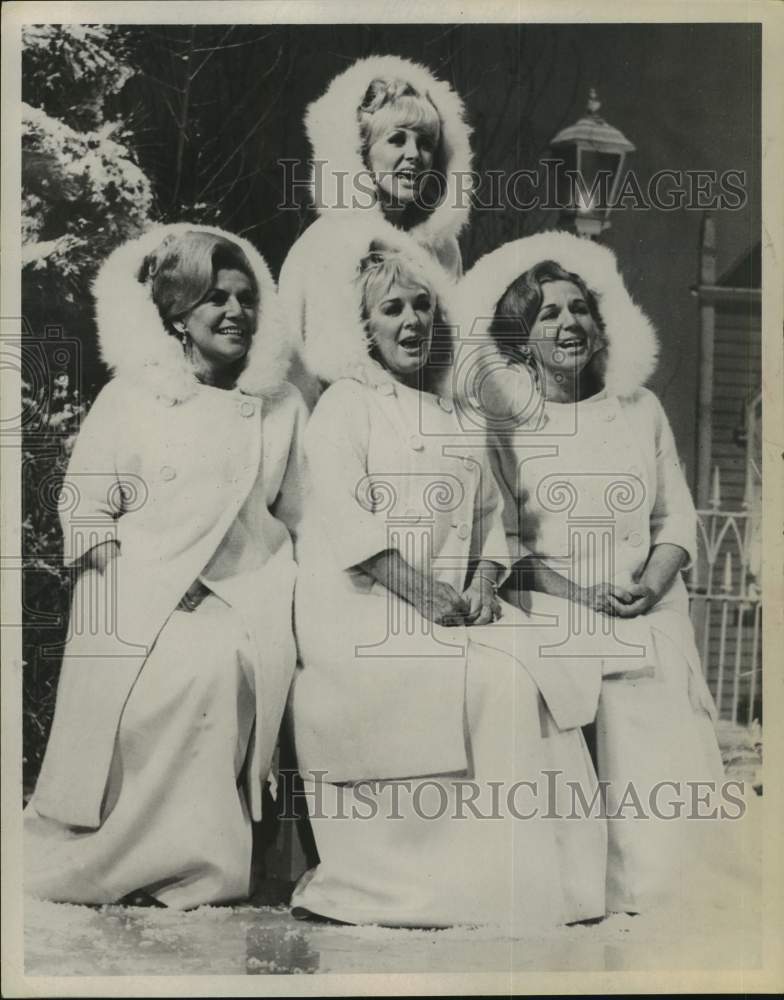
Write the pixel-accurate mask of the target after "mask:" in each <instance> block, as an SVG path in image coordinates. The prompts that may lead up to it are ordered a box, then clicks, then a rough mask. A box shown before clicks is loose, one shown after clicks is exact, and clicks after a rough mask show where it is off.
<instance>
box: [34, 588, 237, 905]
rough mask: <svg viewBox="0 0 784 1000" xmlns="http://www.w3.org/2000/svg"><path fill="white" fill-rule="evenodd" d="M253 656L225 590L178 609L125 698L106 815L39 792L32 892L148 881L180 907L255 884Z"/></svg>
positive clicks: (98, 893) (100, 892)
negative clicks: (51, 804) (249, 769)
mask: <svg viewBox="0 0 784 1000" xmlns="http://www.w3.org/2000/svg"><path fill="white" fill-rule="evenodd" d="M251 657H252V654H251V648H250V645H249V639H248V636H247V633H246V630H245V628H244V627H243V624H242V621H241V619H240V616H239V615H238V614H237V612H236V611H234V610H233V609H232V608H230V607H229V606H228V605H227V604H225V603H224V602H223V601H221V600H220V599H219V598H218V597H216V596H214V595H209V596H207V597H206V598H205V600H204V601H203V602H202V603H201V605H199V607H198V608H197V609H196V611H194V612H190V613H189V612H183V611H175V612H174V613H173V614H172V616H171V618H170V619H169V621H168V622H167V624H166V625H165V627H164V628H163V630H162V631H161V633H160V635H159V636H158V639H157V641H156V643H155V646H154V648H153V650H152V652H151V653H150V656H149V657H148V658H147V661H146V662H145V664H144V667H143V669H142V671H141V673H140V675H139V678H138V680H137V682H136V684H135V685H134V687H133V690H132V691H131V694H130V696H129V698H128V702H127V704H126V706H125V710H124V712H123V716H122V719H121V722H120V726H119V730H118V734H117V741H116V745H115V753H114V758H113V761H112V767H111V771H110V775H109V780H108V783H107V790H106V798H105V802H104V809H103V814H104V819H103V822H102V824H101V826H100V827H99V828H98V829H97V830H85V829H84V828H72V827H68V826H65V825H64V824H62V823H59V822H57V821H55V820H51V819H49V818H47V817H45V816H42V815H40V814H39V813H38V812H37V810H36V807H35V796H33V798H32V800H31V802H30V803H29V805H28V807H27V809H26V810H25V814H24V839H25V859H26V861H25V891H26V892H27V893H29V894H32V895H35V896H38V897H41V898H44V899H49V900H53V901H55V902H70V903H110V902H114V901H116V900H118V899H120V898H121V897H122V896H124V895H126V894H127V893H129V892H133V891H136V890H139V889H144V890H146V891H147V892H148V893H150V894H151V895H153V896H154V897H156V898H157V899H158V900H160V901H161V902H163V903H165V904H166V905H167V906H171V907H176V908H181V909H185V908H189V907H193V906H198V905H200V904H203V903H216V902H220V901H225V900H232V899H237V898H241V897H245V896H247V895H248V892H249V889H250V862H251V824H250V818H249V814H248V809H247V806H246V802H245V796H244V792H243V790H242V789H241V788H240V787H239V786H238V777H239V775H240V771H241V769H242V766H243V763H244V761H245V755H246V751H247V747H248V740H249V737H250V733H251V729H252V725H253V720H254V715H255V690H254V675H253V662H252V658H251ZM83 724H84V725H89V724H90V720H89V719H88V718H85V719H84V720H83Z"/></svg>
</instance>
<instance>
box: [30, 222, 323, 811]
mask: <svg viewBox="0 0 784 1000" xmlns="http://www.w3.org/2000/svg"><path fill="white" fill-rule="evenodd" d="M190 228H198V229H207V228H209V227H204V226H194V227H190V226H188V225H179V226H169V227H159V228H157V229H154V230H152V231H151V232H149V233H147V234H145V236H143V237H141V238H140V239H138V240H135V241H132V242H131V243H128V244H125V245H124V246H122V247H120V248H119V249H118V250H117V251H115V253H114V254H113V255H112V256H111V257H110V258H109V260H108V261H107V263H106V264H105V265H104V267H103V269H102V270H101V272H100V274H99V276H98V279H97V281H96V284H95V296H96V301H97V318H98V326H99V336H100V342H101V349H102V354H103V358H104V360H105V361H106V362H107V364H108V365H109V366H110V367H111V368H112V369H113V370H114V374H115V377H114V379H113V380H112V381H111V382H110V383H109V384H108V385H107V386H106V387H105V388H104V389H103V390H102V392H101V393H100V394H99V396H98V398H97V399H96V401H95V403H94V405H93V407H92V409H91V410H90V412H89V414H88V416H87V418H86V420H85V423H84V426H83V428H82V430H81V433H80V435H79V438H78V440H77V443H76V446H75V449H74V453H73V455H72V459H71V462H70V465H69V469H68V474H67V478H66V481H65V485H64V495H65V496H66V497H68V498H69V501H70V502H69V504H68V506H67V508H66V509H64V511H63V514H62V525H63V532H64V539H65V558H66V562H67V563H73V562H75V561H76V560H78V559H80V558H81V557H82V556H83V555H84V553H85V552H87V551H88V550H89V549H90V548H91V547H93V546H94V545H96V544H99V543H100V542H102V541H104V540H106V539H108V538H115V539H117V541H119V543H120V554H119V555H118V557H117V558H116V560H115V561H114V563H113V564H111V566H110V568H109V569H108V570H107V572H106V574H105V577H103V578H100V577H99V576H98V574H96V573H93V572H85V573H83V574H82V575H81V577H80V578H79V580H78V582H77V585H76V589H75V593H74V599H73V604H72V614H71V629H70V637H69V640H68V645H67V648H66V650H65V656H64V660H63V667H62V672H61V678H60V685H59V689H58V696H57V707H56V712H55V718H54V723H53V726H52V732H51V736H50V740H49V744H48V747H47V753H46V757H45V759H44V763H43V768H42V771H41V775H40V778H39V781H38V786H37V789H36V807H37V809H38V812H39V813H41V814H43V815H46V816H49V817H51V818H54V819H57V820H60V821H61V822H63V823H67V824H70V825H76V826H83V827H97V826H99V825H100V823H101V805H102V799H103V795H104V789H105V787H106V782H107V777H108V773H109V767H110V764H111V761H112V754H113V749H114V743H115V736H116V733H117V728H118V725H119V723H120V718H121V716H122V712H123V707H124V704H125V702H126V700H127V698H128V696H129V694H130V692H131V689H132V687H133V685H134V683H135V680H136V678H137V677H138V676H139V672H140V671H141V670H143V669H144V665H145V661H146V658H147V654H148V652H149V650H150V649H151V647H152V645H153V644H154V642H155V639H156V636H157V635H158V633H159V632H160V630H161V629H162V628H163V626H164V624H165V623H166V621H167V619H168V618H169V616H170V615H171V614H172V612H173V610H174V608H175V607H176V605H177V604H178V602H179V601H180V598H181V597H182V595H183V594H184V592H185V591H186V590H187V589H188V587H189V586H190V585H191V583H192V582H193V581H194V580H195V579H196V578H197V577H199V576H200V574H204V575H205V578H206V579H208V580H209V582H210V586H211V587H212V589H213V590H214V591H215V592H216V593H218V594H219V595H220V596H221V597H222V598H223V599H224V600H226V601H227V602H228V603H230V604H231V605H232V606H234V607H236V608H237V609H238V610H239V611H240V613H241V614H242V616H243V619H244V621H245V623H246V625H247V627H248V630H249V634H250V636H251V638H252V640H253V642H254V643H255V649H256V650H257V659H256V661H255V672H256V699H257V704H256V711H257V716H256V727H255V736H254V739H253V742H252V746H251V749H250V750H249V767H248V781H249V799H250V806H251V811H252V813H253V815H254V816H255V817H256V818H258V817H259V815H260V802H261V789H262V783H263V781H264V780H265V779H266V776H267V773H268V770H269V765H270V760H271V757H272V754H273V750H274V746H275V741H276V738H277V731H278V726H279V723H280V718H281V714H282V711H283V707H284V704H285V699H286V694H287V690H288V686H289V683H290V679H291V675H292V672H293V669H294V664H295V659H296V652H295V646H294V638H293V633H292V625H291V604H292V593H293V586H294V577H295V564H294V559H293V550H292V539H291V534H290V532H291V531H293V530H296V526H297V524H298V521H299V512H300V507H301V489H302V485H301V483H302V474H303V468H302V455H301V450H300V446H301V434H302V425H303V422H304V419H305V416H306V410H305V407H304V404H303V402H302V399H301V397H300V396H299V393H298V392H297V391H296V389H294V388H293V387H292V386H290V385H288V384H287V383H286V382H285V381H284V380H283V376H284V372H285V369H286V366H287V363H288V347H287V344H286V339H285V328H284V326H283V324H282V323H281V321H280V317H279V314H278V304H277V301H276V292H275V286H274V282H273V281H272V278H271V276H270V273H269V270H268V268H267V266H266V264H265V262H264V261H263V259H262V258H261V256H260V255H259V254H258V253H257V252H256V251H255V249H254V248H253V247H252V246H251V245H250V244H249V243H247V242H246V241H244V240H241V239H238V238H237V237H234V236H232V235H230V234H228V233H226V234H222V235H225V236H227V237H228V238H230V239H232V240H234V241H235V242H236V243H238V244H239V245H240V246H241V247H242V249H243V250H244V252H245V254H246V256H247V257H248V259H249V261H250V263H251V266H252V268H253V270H254V273H255V276H256V279H257V282H258V285H259V289H260V314H259V321H258V328H257V332H256V334H255V337H254V340H253V344H252V347H251V350H250V352H249V356H248V364H247V366H246V368H245V370H244V371H243V373H242V375H241V377H240V379H239V381H238V385H237V388H236V389H234V390H231V391H223V390H219V389H214V388H212V387H209V386H203V385H200V383H198V382H197V381H196V379H195V378H194V376H193V373H192V369H191V368H190V366H189V364H188V363H187V362H186V361H185V359H184V357H183V353H182V349H181V346H180V344H179V342H178V341H177V340H176V339H175V338H173V337H171V336H169V335H168V333H167V332H166V331H165V329H164V327H163V325H162V323H161V320H160V318H159V316H158V313H157V310H156V308H155V306H154V304H153V303H152V300H151V298H150V295H149V291H148V288H147V287H146V286H144V285H142V284H140V283H139V282H138V280H137V279H136V275H138V273H139V268H140V266H141V263H142V261H143V259H144V257H145V256H146V255H147V254H148V253H149V252H150V251H151V250H152V249H154V248H155V247H156V246H158V245H159V244H160V242H161V240H162V239H163V237H164V236H165V235H166V234H167V233H168V232H172V231H174V232H176V231H183V230H187V229H190ZM212 231H215V232H218V233H220V230H212ZM240 512H242V516H241V518H240V519H239V520H238V514H239V513H240ZM243 532H244V533H245V534H243ZM248 539H250V541H249V542H248ZM246 542H247V544H246ZM224 543H225V544H224ZM172 780H173V781H176V775H172Z"/></svg>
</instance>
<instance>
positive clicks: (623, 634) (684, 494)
mask: <svg viewBox="0 0 784 1000" xmlns="http://www.w3.org/2000/svg"><path fill="white" fill-rule="evenodd" d="M461 302H462V305H461V321H462V324H463V327H464V328H465V329H473V336H474V338H475V339H476V340H477V342H478V343H479V344H480V345H481V344H484V348H482V347H479V348H478V352H479V354H480V355H482V352H483V351H484V354H483V355H482V362H481V365H480V366H479V367H480V368H481V371H482V373H483V378H482V379H479V380H478V381H477V383H476V384H477V385H480V383H483V384H481V386H480V389H479V394H481V395H482V396H483V400H482V402H483V404H484V407H485V412H486V416H487V420H488V426H489V443H490V448H491V456H492V462H493V467H494V470H495V473H496V477H497V480H498V483H499V485H500V488H501V490H502V493H503V495H504V500H505V506H504V520H505V525H506V534H507V539H508V542H509V545H510V549H511V551H512V555H513V559H514V560H515V566H514V569H513V572H512V575H511V576H510V578H509V580H508V581H507V583H506V585H505V587H504V589H503V590H502V593H503V594H504V596H505V597H506V598H507V599H508V600H510V601H511V602H512V603H514V604H516V605H517V606H520V607H523V608H524V609H525V610H526V611H527V612H528V614H530V615H531V616H532V617H533V618H534V619H536V618H537V617H539V616H550V620H551V621H552V622H553V623H557V624H554V626H553V627H554V634H555V635H556V636H558V640H557V641H558V644H559V649H560V650H561V651H562V652H563V653H570V654H571V655H572V656H575V657H577V658H579V657H582V658H583V660H584V662H585V665H586V668H589V667H590V668H592V669H593V664H594V663H595V661H596V659H597V658H598V659H599V660H600V661H601V662H602V672H603V675H604V679H603V681H602V688H601V695H600V698H599V705H598V714H597V719H596V727H597V734H596V739H597V755H598V759H597V770H598V774H599V778H600V780H601V781H606V782H608V783H609V784H608V789H607V811H608V815H609V816H610V817H611V818H610V820H609V831H608V832H609V851H608V868H607V906H608V909H609V910H611V911H613V910H614V911H639V910H641V909H644V908H646V907H648V906H649V905H650V904H651V903H652V902H653V901H654V900H657V899H661V898H666V897H667V896H671V895H672V894H673V893H678V892H680V891H683V881H682V880H683V878H684V873H685V871H686V870H688V869H689V867H691V863H692V862H693V861H694V860H695V858H696V857H697V852H698V851H699V846H698V845H697V844H692V843H691V841H692V839H693V837H692V835H696V834H697V833H698V832H699V834H702V832H703V827H704V824H701V823H697V822H696V821H692V822H690V823H689V822H686V823H685V824H684V823H679V822H673V821H668V822H665V821H663V820H659V819H657V818H656V814H655V812H654V813H653V815H651V805H650V801H649V795H650V794H652V791H653V790H654V788H655V785H656V783H657V782H665V781H666V782H685V781H687V780H691V779H705V780H715V781H720V780H721V778H722V775H723V769H722V763H721V758H720V754H719V750H718V745H717V741H716V736H715V734H714V729H713V720H714V718H715V708H714V704H713V700H712V698H711V696H710V693H709V691H708V689H707V686H706V684H705V680H704V678H703V674H702V670H701V668H700V661H699V656H698V653H697V649H696V646H695V642H694V635H693V630H692V626H691V623H690V620H689V608H688V597H687V593H686V588H685V586H684V583H683V580H682V579H681V572H680V571H681V569H683V568H684V567H685V565H686V564H687V562H688V561H690V560H692V559H694V558H695V549H696V515H695V510H694V505H693V503H692V499H691V496H690V494H689V490H688V487H687V485H686V481H685V479H684V476H683V473H682V471H681V467H680V464H679V460H678V454H677V452H676V448H675V442H674V439H673V435H672V431H671V429H670V426H669V423H668V421H667V418H666V416H665V414H664V410H663V409H662V406H661V404H660V402H659V401H658V399H657V398H656V396H654V395H653V393H652V392H650V391H649V390H648V389H646V388H644V383H645V381H646V380H647V379H648V378H649V376H650V375H651V374H652V372H653V370H654V367H655V363H656V356H657V350H658V345H657V340H656V336H655V334H654V331H653V328H652V327H651V324H650V323H649V321H648V320H647V318H646V317H645V315H644V314H643V312H642V310H641V309H640V308H639V307H638V306H636V305H635V304H634V302H633V301H632V299H631V298H630V296H629V294H628V292H627V291H626V288H625V286H624V283H623V280H622V279H621V276H620V275H619V273H618V270H617V267H616V263H615V259H614V257H613V254H612V253H611V251H610V250H608V249H606V248H605V247H602V246H598V245H597V244H595V243H591V242H589V241H587V240H583V239H578V238H577V237H575V236H572V235H570V234H567V233H558V232H554V233H544V234H542V235H539V236H533V237H529V238H526V239H521V240H518V241H515V242H512V243H507V244H506V245H505V246H502V247H501V248H499V249H498V250H495V251H493V252H492V253H489V254H488V255H487V256H485V257H484V258H482V259H481V260H480V261H479V262H478V263H477V264H476V265H475V267H474V268H473V269H472V270H471V272H470V273H469V274H468V275H467V276H466V277H465V279H464V280H463V283H462V286H461ZM597 616H598V617H597ZM591 633H593V635H591ZM554 641H555V640H554ZM635 663H636V667H635ZM641 668H642V669H641ZM630 782H632V783H634V790H635V791H636V794H637V796H639V797H640V800H641V802H642V803H643V807H644V809H645V810H646V811H647V812H648V818H647V819H644V820H642V819H641V820H640V821H637V822H635V820H634V819H633V818H630V815H633V813H632V814H630V812H629V808H628V803H629V801H630V800H629V799H628V797H627V798H626V800H625V801H626V803H627V809H626V812H625V814H623V813H622V814H621V818H619V819H617V820H613V819H612V817H613V815H614V814H616V813H617V812H618V809H619V807H620V805H621V803H622V802H623V801H624V794H627V796H628V795H629V794H632V793H629V792H628V788H629V783H630ZM665 793H666V794H665ZM681 794H682V795H685V796H686V797H687V798H688V792H687V791H686V790H683V791H682V793H681ZM673 795H674V793H673V789H672V788H671V787H669V786H668V787H667V789H665V790H664V792H663V793H662V795H661V802H660V807H661V809H662V811H664V812H665V813H669V812H670V811H671V808H673V806H671V805H670V804H669V802H668V797H669V798H673ZM714 832H715V831H711V834H713V833H714ZM713 843H714V846H715V844H716V843H717V841H716V840H715V839H714V841H713ZM690 845H691V847H694V848H695V853H693V854H689V853H688V851H689V850H690V849H691V847H690ZM703 846H704V845H703Z"/></svg>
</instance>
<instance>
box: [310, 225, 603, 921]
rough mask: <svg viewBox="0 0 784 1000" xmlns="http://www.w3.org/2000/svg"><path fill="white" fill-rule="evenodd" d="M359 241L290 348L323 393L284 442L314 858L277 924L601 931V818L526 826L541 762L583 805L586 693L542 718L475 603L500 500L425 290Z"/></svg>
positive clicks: (440, 295) (493, 551)
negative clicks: (297, 347) (307, 331)
mask: <svg viewBox="0 0 784 1000" xmlns="http://www.w3.org/2000/svg"><path fill="white" fill-rule="evenodd" d="M382 235H384V239H385V240H386V238H387V235H388V234H382ZM354 239H355V241H356V240H358V235H357V234H356V233H355V235H354ZM374 246H377V244H374V242H373V240H372V238H371V235H370V234H369V233H368V234H367V236H366V240H365V243H364V245H360V244H359V243H357V242H355V243H354V244H353V246H352V249H353V250H354V255H353V259H352V255H349V254H348V253H344V252H341V254H340V262H339V263H340V266H341V278H340V282H339V283H338V284H337V285H336V287H335V292H334V296H333V298H332V299H330V300H328V301H326V302H325V303H324V311H323V312H322V316H321V323H320V326H319V329H318V331H316V332H317V334H318V335H314V336H313V337H311V338H309V340H308V342H307V349H308V359H307V360H308V362H309V364H310V365H311V367H312V370H313V371H315V372H317V373H318V374H319V376H320V377H321V378H323V379H324V380H325V381H326V382H328V383H330V384H329V388H328V389H327V390H326V391H325V392H324V394H323V395H322V397H321V399H320V400H319V402H318V404H317V406H316V408H315V411H314V413H313V415H312V417H311V419H310V422H309V424H308V427H307V430H306V434H305V452H306V456H307V460H308V468H309V471H310V474H311V483H312V493H311V504H310V505H309V507H308V509H307V511H306V515H305V519H304V526H303V532H302V544H301V547H300V550H299V559H300V572H299V577H298V583H297V595H296V602H295V615H296V628H297V638H298V644H299V649H300V656H301V669H300V668H298V670H297V675H296V678H295V681H294V685H293V693H292V708H293V720H294V736H295V744H296V750H297V757H298V763H299V768H300V772H301V774H302V775H303V778H304V779H305V791H306V795H307V798H308V805H309V811H310V816H311V822H312V826H313V831H314V834H315V840H316V846H317V848H318V852H319V857H320V863H319V865H318V867H317V868H315V869H314V870H313V871H311V872H308V873H306V875H305V876H304V877H303V879H302V881H301V882H300V884H299V886H298V887H297V889H296V890H295V893H294V896H293V899H292V905H293V907H294V912H295V915H299V916H313V915H314V914H315V915H319V916H323V917H327V918H331V919H333V920H339V921H345V922H350V923H378V924H385V925H398V926H445V925H448V924H454V923H499V924H502V925H503V926H504V927H505V928H506V929H507V930H509V929H511V930H512V931H513V932H515V933H526V932H528V933H530V932H531V931H534V932H536V931H538V929H539V928H541V927H546V926H553V925H555V924H558V923H562V922H569V921H577V920H582V919H589V918H594V917H597V916H602V915H603V914H604V877H603V872H604V860H605V846H606V845H605V829H604V824H603V823H602V822H601V821H593V820H591V819H587V820H583V821H580V820H579V819H578V820H577V821H574V820H572V821H568V820H563V821H560V822H559V821H558V820H557V819H554V818H553V817H552V816H551V817H550V818H544V812H545V811H547V809H548V806H549V807H550V808H551V809H552V810H553V811H554V814H555V810H556V809H557V808H559V807H562V806H565V803H564V802H563V801H560V800H559V801H558V802H556V801H555V798H553V797H552V796H551V795H550V789H549V787H548V779H547V776H546V774H545V772H546V771H547V770H548V769H550V770H552V771H553V772H556V771H557V772H558V774H559V775H560V776H561V782H562V784H563V782H565V781H566V780H570V779H571V780H573V781H574V782H576V783H577V784H579V785H580V788H581V790H582V792H583V793H584V794H585V796H587V798H588V799H590V798H591V796H592V795H593V794H594V793H595V791H596V783H595V775H594V773H593V768H592V765H591V763H590V758H589V755H588V753H587V750H586V747H585V744H584V741H583V739H582V734H581V731H580V729H579V725H580V723H581V722H585V721H588V718H590V717H591V716H592V713H593V711H595V699H594V701H593V703H592V702H591V693H590V691H587V692H584V693H583V695H582V701H583V703H584V705H585V704H586V703H587V705H588V708H587V718H586V717H585V711H584V713H583V715H582V716H580V714H579V712H578V713H577V715H576V716H575V717H573V718H572V720H571V723H569V722H566V723H564V724H563V725H559V724H558V723H557V722H556V721H555V718H554V713H558V714H559V716H560V717H561V718H562V721H563V717H562V713H560V712H559V708H560V705H561V703H562V702H563V701H564V700H565V699H563V698H560V699H559V694H558V692H557V691H555V690H554V691H553V692H552V699H551V700H545V699H544V698H543V697H542V695H541V694H540V691H539V689H538V686H537V682H536V681H535V679H534V676H533V675H532V673H530V672H529V670H528V669H527V668H526V658H527V656H528V654H529V651H533V650H534V649H535V643H534V641H533V638H531V639H529V638H528V635H526V634H523V633H521V632H520V630H519V629H518V627H517V625H518V624H519V623H521V622H522V619H523V616H522V615H521V614H520V612H518V611H516V609H514V608H512V607H509V606H508V605H507V606H504V605H502V604H501V602H499V601H498V600H497V598H496V594H495V591H496V587H497V584H498V582H499V581H501V580H502V579H503V578H504V576H505V575H506V572H507V566H508V555H507V550H506V542H505V538H504V529H503V523H502V520H501V501H500V497H499V494H498V490H497V487H496V485H495V482H494V480H493V477H492V475H491V474H490V471H489V468H488V465H487V461H486V452H485V449H484V447H483V446H482V444H481V442H480V443H479V447H478V448H477V447H475V446H474V445H475V442H473V441H472V439H470V438H469V437H467V436H466V435H465V434H464V433H463V428H462V427H461V425H460V423H459V421H458V417H457V412H456V406H455V402H454V400H453V399H452V397H451V392H450V386H451V365H450V354H451V348H452V337H451V329H450V328H449V327H448V326H445V325H444V323H445V322H446V320H447V318H448V315H447V307H446V302H447V296H448V288H447V287H445V286H444V280H443V275H442V274H441V272H440V271H439V269H438V268H437V267H436V266H434V264H433V262H432V260H431V259H430V258H429V256H428V255H427V254H425V253H423V252H422V251H415V252H412V251H411V248H410V246H409V245H400V244H398V245H397V246H390V245H389V243H388V242H384V249H383V250H382V251H380V252H373V248H374ZM342 249H345V248H342ZM523 624H524V622H523ZM529 635H530V633H529ZM597 694H598V692H597ZM571 707H572V708H574V706H573V705H572V706H571ZM564 787H565V785H564ZM468 799H470V800H471V804H470V805H468V804H467V800H468ZM566 808H568V806H566ZM537 810H538V812H537Z"/></svg>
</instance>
